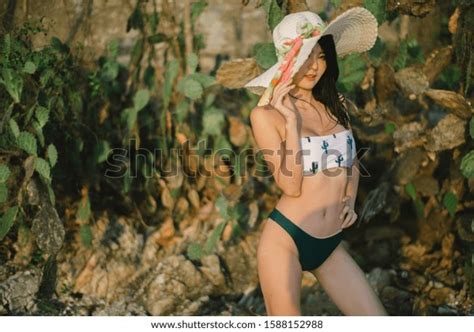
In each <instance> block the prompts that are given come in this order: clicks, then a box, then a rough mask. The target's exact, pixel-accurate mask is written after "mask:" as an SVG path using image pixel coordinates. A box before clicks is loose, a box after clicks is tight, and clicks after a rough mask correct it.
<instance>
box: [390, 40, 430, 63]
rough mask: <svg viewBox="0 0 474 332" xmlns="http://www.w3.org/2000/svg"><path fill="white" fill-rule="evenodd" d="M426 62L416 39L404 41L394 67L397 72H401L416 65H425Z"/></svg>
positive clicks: (401, 43)
mask: <svg viewBox="0 0 474 332" xmlns="http://www.w3.org/2000/svg"><path fill="white" fill-rule="evenodd" d="M424 61H425V59H424V56H423V50H422V49H421V47H420V45H419V44H418V41H417V40H416V39H415V38H411V39H402V40H401V42H400V46H399V49H398V54H397V56H396V57H395V59H394V62H393V66H394V68H395V70H400V69H403V68H405V67H407V66H409V65H412V64H414V63H423V62H424Z"/></svg>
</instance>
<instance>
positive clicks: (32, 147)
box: [17, 131, 37, 156]
mask: <svg viewBox="0 0 474 332" xmlns="http://www.w3.org/2000/svg"><path fill="white" fill-rule="evenodd" d="M17 145H18V147H19V148H20V149H22V150H24V151H26V152H27V153H29V154H32V155H34V156H36V155H37V146H36V138H35V137H34V136H33V135H32V134H31V133H29V132H27V131H22V132H20V134H19V135H18V139H17Z"/></svg>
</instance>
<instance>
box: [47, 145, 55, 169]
mask: <svg viewBox="0 0 474 332" xmlns="http://www.w3.org/2000/svg"><path fill="white" fill-rule="evenodd" d="M46 155H47V157H48V160H49V164H50V165H51V167H54V165H56V162H57V161H58V150H56V147H55V146H54V145H53V144H50V145H49V146H48V150H47V152H46Z"/></svg>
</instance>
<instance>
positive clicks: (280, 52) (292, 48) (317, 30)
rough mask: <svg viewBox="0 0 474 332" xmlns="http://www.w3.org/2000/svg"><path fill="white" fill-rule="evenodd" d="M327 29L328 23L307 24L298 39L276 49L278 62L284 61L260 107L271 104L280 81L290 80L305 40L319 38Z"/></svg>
mask: <svg viewBox="0 0 474 332" xmlns="http://www.w3.org/2000/svg"><path fill="white" fill-rule="evenodd" d="M325 28H326V23H318V24H312V23H311V22H305V23H303V24H301V25H300V26H298V33H299V35H298V37H296V38H293V39H287V40H286V41H284V42H283V43H282V45H281V46H279V47H275V49H276V54H277V57H278V61H280V60H281V59H282V58H283V61H282V63H281V65H280V66H279V67H278V70H277V71H276V73H275V75H274V76H273V78H272V80H271V81H270V84H269V85H268V87H267V88H266V89H265V92H264V93H263V95H262V97H261V98H260V100H259V102H258V106H262V105H267V104H268V103H269V102H270V99H271V96H272V94H273V89H274V88H275V86H276V85H277V84H278V83H279V82H280V81H283V82H285V81H286V80H288V79H289V78H290V76H291V69H292V68H293V65H294V64H295V62H296V59H297V56H298V53H299V51H300V49H301V46H302V45H303V39H307V38H312V37H317V36H319V35H320V34H321V32H322V31H323V30H324V29H325Z"/></svg>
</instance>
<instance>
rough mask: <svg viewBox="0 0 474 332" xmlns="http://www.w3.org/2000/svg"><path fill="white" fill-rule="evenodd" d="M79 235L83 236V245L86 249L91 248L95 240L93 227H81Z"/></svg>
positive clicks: (84, 225)
mask: <svg viewBox="0 0 474 332" xmlns="http://www.w3.org/2000/svg"><path fill="white" fill-rule="evenodd" d="M79 234H80V236H81V241H82V244H83V245H84V246H86V247H90V246H91V245H92V239H93V235H92V231H91V227H90V226H89V225H87V224H83V225H81V227H80V230H79Z"/></svg>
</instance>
